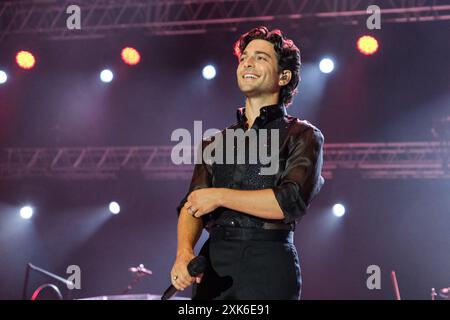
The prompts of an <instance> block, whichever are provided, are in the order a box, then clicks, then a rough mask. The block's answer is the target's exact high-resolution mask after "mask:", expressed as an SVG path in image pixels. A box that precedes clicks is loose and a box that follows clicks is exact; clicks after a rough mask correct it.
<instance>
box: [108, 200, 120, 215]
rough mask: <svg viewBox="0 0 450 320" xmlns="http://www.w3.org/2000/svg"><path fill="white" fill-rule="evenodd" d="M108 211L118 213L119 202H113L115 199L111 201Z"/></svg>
mask: <svg viewBox="0 0 450 320" xmlns="http://www.w3.org/2000/svg"><path fill="white" fill-rule="evenodd" d="M109 211H110V212H111V213H112V214H118V213H119V212H120V206H119V204H118V203H117V202H115V201H112V202H111V203H110V204H109Z"/></svg>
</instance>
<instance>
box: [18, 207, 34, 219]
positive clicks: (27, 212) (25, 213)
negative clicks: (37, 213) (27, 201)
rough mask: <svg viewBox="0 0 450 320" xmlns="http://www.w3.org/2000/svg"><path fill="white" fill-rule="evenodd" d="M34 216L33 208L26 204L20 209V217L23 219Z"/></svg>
mask: <svg viewBox="0 0 450 320" xmlns="http://www.w3.org/2000/svg"><path fill="white" fill-rule="evenodd" d="M32 216H33V208H32V207H30V206H25V207H22V208H21V209H20V217H21V218H22V219H30V218H31V217H32Z"/></svg>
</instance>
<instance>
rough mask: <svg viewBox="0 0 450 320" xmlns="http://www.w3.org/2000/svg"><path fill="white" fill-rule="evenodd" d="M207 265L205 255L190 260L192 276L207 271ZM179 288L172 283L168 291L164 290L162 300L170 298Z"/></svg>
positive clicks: (189, 268)
mask: <svg viewBox="0 0 450 320" xmlns="http://www.w3.org/2000/svg"><path fill="white" fill-rule="evenodd" d="M206 265H207V261H206V258H205V257H203V256H198V257H195V258H194V259H192V260H191V262H189V264H188V265H187V269H188V272H189V275H190V276H191V277H196V276H198V275H199V274H202V273H203V272H205V269H206ZM177 291H178V290H177V288H175V287H174V286H173V284H171V285H170V287H168V288H167V290H166V291H164V294H163V295H162V297H161V300H168V299H170V298H171V297H172V296H173V295H174V294H175V293H177Z"/></svg>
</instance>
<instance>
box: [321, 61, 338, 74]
mask: <svg viewBox="0 0 450 320" xmlns="http://www.w3.org/2000/svg"><path fill="white" fill-rule="evenodd" d="M319 69H320V71H322V72H323V73H330V72H332V71H333V70H334V62H333V60H331V59H330V58H323V59H322V60H320V63H319Z"/></svg>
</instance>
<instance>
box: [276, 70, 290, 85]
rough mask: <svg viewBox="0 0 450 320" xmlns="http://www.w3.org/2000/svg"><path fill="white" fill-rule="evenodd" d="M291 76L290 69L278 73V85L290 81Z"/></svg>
mask: <svg viewBox="0 0 450 320" xmlns="http://www.w3.org/2000/svg"><path fill="white" fill-rule="evenodd" d="M291 78H292V71H291V70H283V71H282V72H281V73H280V78H279V80H278V85H279V86H280V87H282V86H285V85H287V84H288V83H289V81H291Z"/></svg>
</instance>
